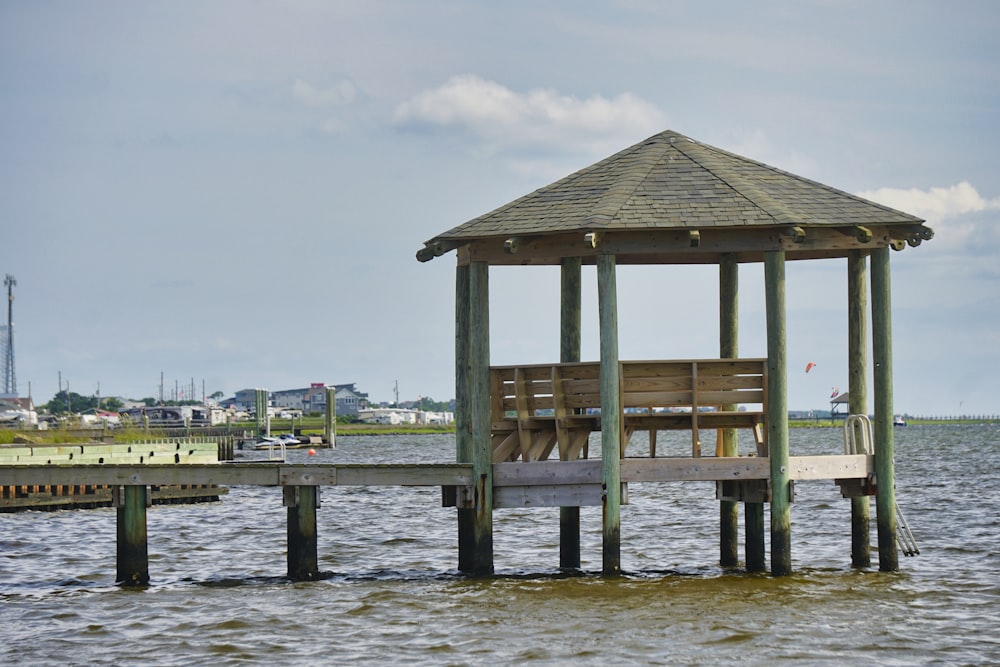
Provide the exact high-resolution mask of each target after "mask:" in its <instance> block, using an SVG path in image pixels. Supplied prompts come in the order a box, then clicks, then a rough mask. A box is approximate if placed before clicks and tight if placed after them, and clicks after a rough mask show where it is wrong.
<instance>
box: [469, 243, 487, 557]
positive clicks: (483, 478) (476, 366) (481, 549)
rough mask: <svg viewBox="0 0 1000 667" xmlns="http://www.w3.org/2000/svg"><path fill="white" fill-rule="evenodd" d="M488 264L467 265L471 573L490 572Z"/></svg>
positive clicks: (473, 263)
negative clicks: (471, 523)
mask: <svg viewBox="0 0 1000 667" xmlns="http://www.w3.org/2000/svg"><path fill="white" fill-rule="evenodd" d="M489 268H490V267H489V264H488V263H486V262H472V264H471V265H470V267H469V303H470V306H471V308H470V310H469V371H470V372H469V396H470V402H471V404H470V408H471V410H470V415H471V417H472V472H473V478H474V485H473V499H474V510H475V515H474V518H473V543H474V547H473V556H472V563H471V570H470V572H471V573H472V574H493V441H492V431H493V425H492V422H491V421H490V301H489V298H490V297H489Z"/></svg>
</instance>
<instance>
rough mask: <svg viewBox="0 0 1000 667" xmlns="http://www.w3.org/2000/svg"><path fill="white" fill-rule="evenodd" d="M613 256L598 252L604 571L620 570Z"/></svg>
mask: <svg viewBox="0 0 1000 667" xmlns="http://www.w3.org/2000/svg"><path fill="white" fill-rule="evenodd" d="M615 264H616V263H615V256H614V255H607V254H602V255H598V256H597V290H598V311H599V315H598V317H599V319H600V330H601V345H600V347H601V486H602V507H603V512H602V535H601V537H602V556H603V558H602V560H603V572H604V574H606V575H612V574H618V573H620V572H621V456H622V452H621V450H622V428H621V393H620V391H619V386H620V381H619V378H620V374H621V370H620V368H619V365H618V294H617V290H618V287H617V281H616V279H615Z"/></svg>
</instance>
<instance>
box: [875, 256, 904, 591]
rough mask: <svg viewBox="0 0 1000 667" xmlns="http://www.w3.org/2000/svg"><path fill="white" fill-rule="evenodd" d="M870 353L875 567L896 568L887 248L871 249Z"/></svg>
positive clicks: (897, 563) (890, 324)
mask: <svg viewBox="0 0 1000 667" xmlns="http://www.w3.org/2000/svg"><path fill="white" fill-rule="evenodd" d="M871 263H872V266H871V272H872V355H873V356H874V357H875V372H874V380H875V387H874V389H875V421H874V424H873V430H874V431H875V433H874V436H875V438H874V439H875V442H874V443H873V444H874V445H875V484H876V494H875V513H876V519H877V524H878V568H879V570H881V571H883V572H895V571H896V570H898V569H899V552H898V550H897V548H896V489H895V485H896V473H895V469H894V466H893V455H894V454H893V434H892V428H893V426H892V418H893V416H892V314H891V309H892V301H891V299H890V296H889V293H890V281H889V249H888V248H879V249H878V250H874V251H872V259H871Z"/></svg>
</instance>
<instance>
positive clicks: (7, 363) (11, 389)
mask: <svg viewBox="0 0 1000 667" xmlns="http://www.w3.org/2000/svg"><path fill="white" fill-rule="evenodd" d="M3 284H4V285H6V286H7V345H6V346H5V348H6V349H5V351H4V362H3V368H4V373H3V393H5V394H10V395H12V396H17V375H16V374H15V373H14V286H15V285H17V280H15V279H14V276H13V275H11V274H9V273H8V274H7V276H6V277H5V278H4V279H3Z"/></svg>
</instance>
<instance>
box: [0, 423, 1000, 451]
mask: <svg viewBox="0 0 1000 667" xmlns="http://www.w3.org/2000/svg"><path fill="white" fill-rule="evenodd" d="M843 423H844V422H843V420H841V419H836V420H833V421H831V420H830V419H792V420H789V422H788V426H789V428H841V427H842V426H843ZM907 423H908V425H909V426H923V425H928V424H964V425H976V424H991V425H992V424H1000V420H995V419H908V420H907ZM254 428H255V427H254V424H253V423H250V422H248V423H236V424H233V425H232V430H233V432H234V433H239V432H242V431H244V430H246V431H253V429H254ZM292 429H293V424H292V422H291V421H290V420H274V421H272V422H271V432H272V433H274V434H280V433H290V432H291V431H292ZM294 430H295V432H296V433H298V434H300V435H303V436H310V435H317V436H319V435H323V423H322V419H320V418H309V417H306V418H305V419H304V420H302V421H300V420H295V423H294ZM454 432H455V425H454V424H447V425H444V426H436V425H417V424H337V435H338V436H366V435H369V436H370V435H433V434H440V433H454ZM195 433H196V432H195ZM102 435H105V436H112V437H114V440H115V442H136V441H139V440H143V439H147V438H150V437H154V438H155V437H159V435H160V434H158V433H157V432H156V431H155V430H153V431H144V430H142V429H139V428H120V429H113V430H108V431H102V430H101V429H94V435H89V434H86V433H83V432H81V431H80V430H72V431H66V430H62V429H50V430H46V431H36V430H18V429H0V445H11V444H38V445H47V444H53V443H82V442H93V441H95V440H99V439H101V437H102Z"/></svg>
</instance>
